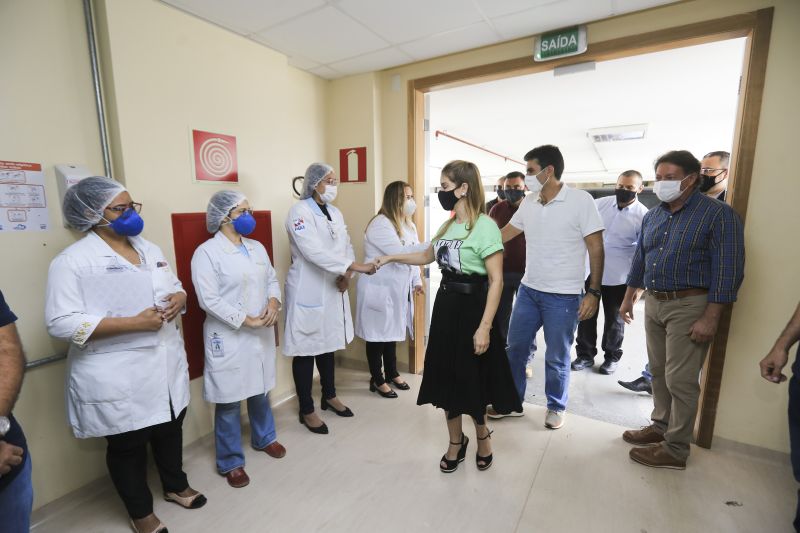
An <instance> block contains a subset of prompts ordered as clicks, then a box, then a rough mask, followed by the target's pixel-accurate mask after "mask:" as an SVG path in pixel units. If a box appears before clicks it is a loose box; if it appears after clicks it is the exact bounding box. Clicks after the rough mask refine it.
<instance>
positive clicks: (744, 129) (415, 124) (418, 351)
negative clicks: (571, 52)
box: [408, 7, 774, 448]
mask: <svg viewBox="0 0 800 533" xmlns="http://www.w3.org/2000/svg"><path fill="white" fill-rule="evenodd" d="M773 14H774V8H772V7H770V8H765V9H759V10H757V11H752V12H748V13H743V14H739V15H732V16H728V17H723V18H718V19H713V20H706V21H702V22H697V23H693V24H687V25H683V26H678V27H673V28H667V29H663V30H657V31H652V32H647V33H642V34H639V35H631V36H626V37H620V38H617V39H611V40H608V41H602V42H597V43H590V44H589V45H588V49H587V51H586V53H584V54H582V55H580V56H574V57H567V58H563V59H557V60H553V61H548V62H545V63H536V62H534V61H533V58H532V56H531V55H529V56H525V57H519V58H516V59H509V60H506V61H500V62H498V63H492V64H488V65H479V66H476V67H470V68H465V69H461V70H455V71H452V72H446V73H443V74H437V75H434V76H428V77H425V78H418V79H415V80H410V81H409V82H408V174H409V182H410V183H411V184H412V185H413V187H414V194H415V196H416V197H417V205H424V196H425V168H424V164H425V162H424V149H425V133H424V105H425V94H426V93H429V92H432V91H436V90H441V89H449V88H452V87H460V86H464V85H471V84H475V83H483V82H487V81H493V80H499V79H504V78H510V77H515V76H524V75H527V74H534V73H537V72H546V71H550V70H553V69H554V68H556V67H561V66H566V65H572V64H576V63H584V62H587V61H608V60H610V59H620V58H624V57H631V56H635V55H640V54H646V53H651V52H660V51H664V50H672V49H675V48H683V47H686V46H694V45H698V44H705V43H711V42H716V41H723V40H727V39H735V38H739V37H745V38H746V39H747V44H746V48H745V55H744V65H743V69H742V83H741V87H740V98H739V109H738V112H737V120H736V127H735V131H734V141H733V145H732V146H733V148H732V150H731V152H732V159H731V162H730V170H729V177H730V184H731V185H730V187H729V192H728V195H729V198H730V199H729V202H730V204H731V206H732V207H733V209H735V210H736V212H737V213H739V215H740V216H741V217H742V220H745V217H746V215H747V203H748V197H749V193H750V182H751V179H752V172H753V160H754V158H755V149H756V139H757V136H758V123H759V119H760V116H761V100H762V97H763V93H764V80H765V77H766V70H767V57H768V54H769V41H770V34H771V30H772V18H773ZM424 217H425V210H424V209H418V210H417V212H416V214H415V222H416V224H417V228H424V227H425V218H424ZM414 305H415V314H414V316H415V318H414V330H415V332H416V334H415V336H414V339H415V340H414V342H412V343H411V344H410V350H409V369H410V371H411V372H415V373H419V372H421V370H422V366H423V355H424V353H425V339H424V335H423V332H424V331H425V299H424V298H416V299H415V304H414ZM730 319H731V308H730V307H728V308H727V310H726V311H725V312H724V313H723V315H722V318H721V319H720V324H719V328H718V331H717V334H716V336H715V337H714V341H713V342H712V343H711V346H710V349H709V356H708V358H707V360H706V366H705V368H704V371H703V373H702V392H701V397H700V406H699V408H698V416H697V424H696V427H695V439H696V442H697V444H698V445H699V446H702V447H705V448H709V447H710V446H711V441H712V438H713V433H714V422H715V420H716V415H717V405H718V402H719V393H720V385H721V383H722V371H723V368H724V365H725V351H726V347H727V344H728V333H729V328H730Z"/></svg>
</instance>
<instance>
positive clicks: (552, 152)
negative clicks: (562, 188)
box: [525, 144, 564, 180]
mask: <svg viewBox="0 0 800 533" xmlns="http://www.w3.org/2000/svg"><path fill="white" fill-rule="evenodd" d="M531 159H535V160H536V161H537V162H538V163H539V166H540V167H542V168H544V167H548V166H552V167H553V173H554V174H555V176H556V179H559V180H560V179H561V173H562V172H564V156H563V155H561V150H559V149H558V146H553V145H552V144H543V145H542V146H537V147H536V148H534V149H533V150H531V151H530V152H528V153H527V154H525V161H530V160H531Z"/></svg>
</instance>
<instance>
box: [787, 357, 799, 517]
mask: <svg viewBox="0 0 800 533" xmlns="http://www.w3.org/2000/svg"><path fill="white" fill-rule="evenodd" d="M789 443H790V451H791V458H792V470H793V472H794V478H795V480H797V481H798V482H800V347H798V350H797V356H796V357H795V363H794V365H793V366H792V377H791V378H790V379H789ZM794 529H795V531H798V532H800V490H798V491H797V509H796V511H795V516H794Z"/></svg>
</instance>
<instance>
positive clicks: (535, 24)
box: [161, 0, 676, 79]
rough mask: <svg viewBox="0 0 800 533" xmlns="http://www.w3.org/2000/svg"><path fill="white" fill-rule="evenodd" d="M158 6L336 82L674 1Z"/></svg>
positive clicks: (284, 1) (182, 1) (351, 0)
mask: <svg viewBox="0 0 800 533" xmlns="http://www.w3.org/2000/svg"><path fill="white" fill-rule="evenodd" d="M161 1H162V2H164V3H166V4H170V5H172V6H175V7H177V8H178V9H181V10H183V11H186V12H188V13H191V14H193V15H196V16H198V17H200V18H203V19H206V20H208V21H210V22H212V23H214V24H217V25H219V26H222V27H224V28H227V29H229V30H231V31H234V32H236V33H239V34H241V35H244V36H245V37H247V38H249V39H252V40H254V41H257V42H259V43H261V44H264V45H266V46H268V47H270V48H272V49H274V50H277V51H279V52H281V53H283V54H285V55H286V56H288V57H289V63H290V64H291V65H294V66H296V67H297V68H300V69H303V70H307V71H309V72H312V73H314V74H316V75H318V76H321V77H323V78H331V79H333V78H339V77H342V76H347V75H351V74H358V73H361V72H370V71H374V70H382V69H386V68H390V67H395V66H398V65H403V64H406V63H413V62H414V61H420V60H423V59H430V58H432V57H437V56H442V55H446V54H451V53H454V52H461V51H464V50H470V49H472V48H477V47H480V46H486V45H490V44H496V43H500V42H504V41H508V40H511V39H518V38H521V37H529V36H533V35H535V34H538V33H541V32H543V31H546V30H552V29H557V28H561V27H565V26H571V25H575V24H583V23H586V22H591V21H594V20H599V19H604V18H608V17H611V16H614V15H621V14H624V13H630V12H632V11H639V10H642V9H646V8H649V7H653V6H659V5H663V4H670V3H673V2H674V1H676V0H161ZM532 53H533V51H532V50H531V54H532Z"/></svg>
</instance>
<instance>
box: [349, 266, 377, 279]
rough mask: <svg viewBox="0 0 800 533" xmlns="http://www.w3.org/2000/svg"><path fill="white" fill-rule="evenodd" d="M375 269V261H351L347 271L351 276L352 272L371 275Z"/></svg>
mask: <svg viewBox="0 0 800 533" xmlns="http://www.w3.org/2000/svg"><path fill="white" fill-rule="evenodd" d="M377 271H378V267H377V266H376V265H375V263H353V264H352V265H350V268H349V269H347V273H348V274H350V275H351V276H352V273H353V272H360V273H362V274H366V275H368V276H371V275H372V274H374V273H375V272H377Z"/></svg>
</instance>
